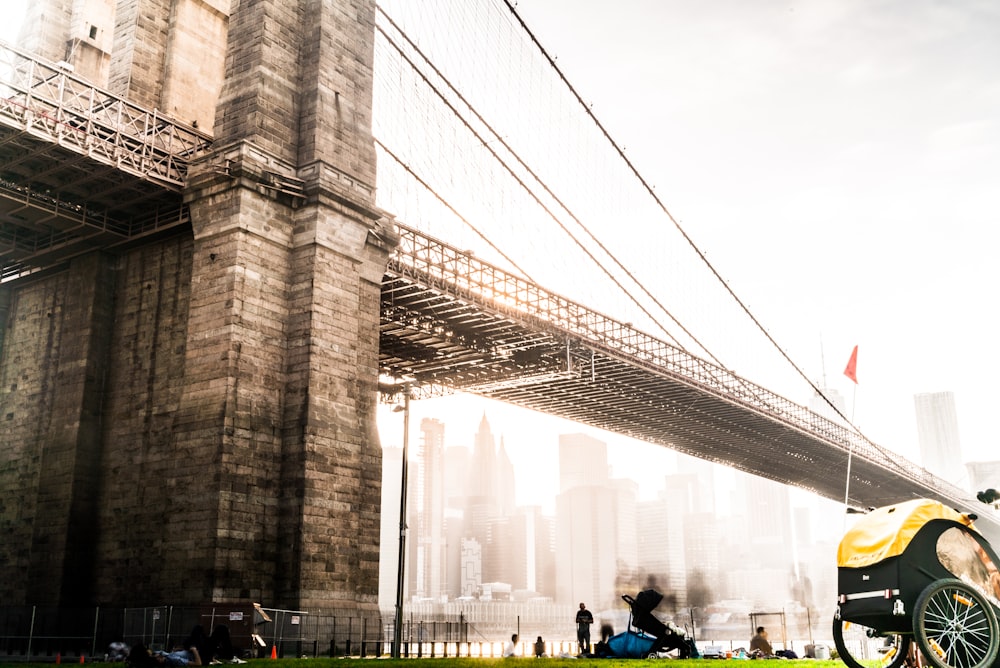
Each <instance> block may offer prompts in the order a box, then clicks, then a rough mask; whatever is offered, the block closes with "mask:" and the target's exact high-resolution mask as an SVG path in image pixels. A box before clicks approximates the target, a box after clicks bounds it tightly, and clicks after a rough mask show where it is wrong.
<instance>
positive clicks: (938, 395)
mask: <svg viewBox="0 0 1000 668" xmlns="http://www.w3.org/2000/svg"><path fill="white" fill-rule="evenodd" d="M913 404H914V408H915V410H916V418H917V443H918V444H919V446H920V458H921V463H922V464H923V466H924V468H925V469H927V470H928V471H930V472H931V473H933V474H934V475H936V476H938V477H939V478H943V479H945V480H947V481H948V482H950V483H952V484H953V485H958V486H959V487H962V488H965V487H967V486H968V481H967V474H966V471H965V468H964V467H963V465H962V445H961V442H960V441H959V435H958V411H957V410H956V408H955V395H954V394H953V393H951V392H927V393H923V394H917V395H914V397H913Z"/></svg>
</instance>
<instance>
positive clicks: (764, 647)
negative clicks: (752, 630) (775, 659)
mask: <svg viewBox="0 0 1000 668" xmlns="http://www.w3.org/2000/svg"><path fill="white" fill-rule="evenodd" d="M755 651H756V652H760V653H761V656H774V650H773V649H771V642H770V641H769V640H768V639H767V631H765V630H764V627H763V626H758V627H757V635H755V636H754V637H753V638H750V653H751V654H752V653H753V652H755Z"/></svg>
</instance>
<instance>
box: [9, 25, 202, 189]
mask: <svg viewBox="0 0 1000 668" xmlns="http://www.w3.org/2000/svg"><path fill="white" fill-rule="evenodd" d="M0 122H2V123H4V124H7V125H10V126H12V127H16V128H18V129H20V130H23V131H25V132H28V133H30V134H31V135H33V136H36V137H39V138H40V139H43V140H46V141H50V142H54V143H58V144H59V145H61V146H65V147H69V148H71V149H73V150H75V151H77V152H79V153H82V154H85V155H88V156H90V157H91V158H93V159H95V160H98V161H100V162H103V163H105V164H108V165H112V166H114V167H117V168H119V169H121V170H124V171H126V172H129V173H131V174H133V175H135V176H140V177H142V178H146V179H149V180H152V181H155V182H157V183H159V184H161V185H163V186H165V187H168V188H172V189H174V190H180V189H181V188H182V187H183V185H184V179H185V176H186V174H187V167H188V164H189V162H190V160H191V159H192V158H193V157H194V156H195V155H197V154H198V153H199V152H201V151H203V150H204V149H206V148H207V147H208V146H209V144H210V142H211V138H210V137H209V136H208V135H206V134H204V133H202V132H199V131H198V130H196V129H195V128H193V127H191V126H188V125H185V124H183V123H179V122H177V121H174V120H172V119H170V118H168V117H166V116H164V115H163V114H161V113H160V112H159V111H157V110H155V109H154V110H152V111H150V110H148V109H144V108H143V107H140V106H139V105H136V104H133V103H131V102H129V101H127V100H126V99H124V98H122V97H119V96H117V95H113V94H112V93H109V92H107V91H104V90H101V89H100V88H97V87H96V86H94V85H93V84H90V83H88V82H87V81H85V80H84V79H82V78H80V77H77V76H74V75H73V74H72V73H71V72H69V71H67V70H66V69H63V68H62V67H59V66H58V65H56V64H53V63H49V62H47V61H45V60H43V59H41V58H39V57H37V56H33V55H31V54H28V53H26V52H24V51H21V50H19V49H16V48H14V47H12V46H10V45H9V44H7V43H6V42H3V41H0Z"/></svg>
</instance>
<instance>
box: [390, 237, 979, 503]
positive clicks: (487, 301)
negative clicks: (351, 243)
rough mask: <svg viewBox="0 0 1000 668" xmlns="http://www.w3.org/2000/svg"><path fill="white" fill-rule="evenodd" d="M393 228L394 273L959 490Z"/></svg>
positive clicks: (700, 362) (742, 382)
mask: <svg viewBox="0 0 1000 668" xmlns="http://www.w3.org/2000/svg"><path fill="white" fill-rule="evenodd" d="M398 231H399V235H400V245H399V247H398V249H397V251H396V254H395V256H394V257H393V259H392V260H391V261H390V262H391V265H390V267H391V268H393V267H394V268H395V270H396V271H398V272H400V274H401V275H405V276H408V277H410V278H412V279H415V280H417V281H418V282H420V283H422V284H424V285H426V286H427V287H430V288H433V289H441V290H442V291H445V292H446V293H447V294H451V295H454V296H456V297H458V298H461V299H467V300H469V301H470V303H475V304H477V305H480V306H482V307H483V308H484V309H485V310H488V311H493V312H495V313H498V314H501V315H503V316H505V317H510V318H512V319H516V320H518V321H521V322H524V323H526V324H529V325H530V326H531V327H534V328H538V329H541V330H548V331H550V332H552V333H554V334H556V335H559V336H566V335H572V336H574V337H577V338H578V339H579V340H582V341H583V342H585V344H586V345H587V346H589V347H592V348H594V349H595V350H599V351H601V352H602V353H604V354H607V355H610V356H612V357H617V358H619V359H628V360H629V362H630V363H633V364H638V365H645V366H647V367H648V368H649V369H651V370H652V371H654V372H656V373H667V374H670V375H672V376H674V377H678V378H680V379H682V380H684V381H685V382H688V383H691V384H696V385H697V386H699V387H701V388H702V389H706V390H708V391H711V392H713V393H714V394H716V395H718V396H720V397H722V398H724V399H725V400H727V401H730V402H733V403H736V404H741V405H743V406H746V407H749V408H751V409H753V410H755V411H758V412H761V413H765V414H767V415H769V416H771V417H772V418H775V419H778V420H781V421H783V422H785V423H786V424H788V425H789V426H791V427H793V428H795V429H798V430H800V431H805V432H807V433H809V434H813V435H815V436H816V437H818V438H822V439H823V440H825V441H827V442H829V443H831V444H833V445H836V446H839V447H841V448H842V449H843V450H844V451H845V452H853V453H854V454H855V455H857V456H861V457H864V458H865V459H866V460H867V461H869V462H872V463H875V464H878V465H880V466H882V467H884V468H886V469H887V470H891V471H893V472H895V473H897V474H898V475H903V476H906V477H908V478H910V479H911V480H915V481H919V482H921V483H924V484H926V485H928V486H929V487H934V488H938V489H941V488H943V487H948V488H950V489H951V488H953V489H952V492H953V495H955V498H959V497H961V496H963V495H965V492H964V491H963V490H960V489H959V488H958V487H955V486H953V485H949V484H948V483H946V482H945V481H942V480H940V479H938V478H937V477H935V476H933V475H932V474H930V473H929V472H928V471H926V470H925V469H923V468H921V467H919V466H916V465H914V464H912V463H910V462H908V461H906V460H905V459H903V458H902V457H900V456H899V455H896V454H895V453H892V452H890V451H889V450H888V449H886V448H883V447H881V446H879V445H876V444H875V443H872V442H871V441H870V440H868V439H867V438H865V437H864V436H863V435H861V434H859V433H857V432H856V431H854V430H852V429H849V428H848V427H845V426H844V425H841V424H838V423H836V422H833V421H831V420H829V419H827V418H825V417H823V416H821V415H819V414H817V413H815V412H813V411H811V410H809V409H808V408H806V407H804V406H801V405H799V404H796V403H794V402H792V401H790V400H788V399H786V398H784V397H782V396H780V395H778V394H775V393H774V392H772V391H770V390H768V389H766V388H764V387H761V386H759V385H756V384H754V383H751V382H750V381H748V380H746V379H744V378H742V377H740V376H737V375H736V374H734V373H733V372H731V371H729V370H728V369H725V368H723V367H721V366H719V365H717V364H713V363H711V362H708V361H706V360H704V359H701V358H698V357H695V356H693V355H691V354H690V353H688V352H686V351H684V350H682V349H680V348H678V347H676V346H674V345H671V344H669V343H666V342H664V341H661V340H659V339H656V338H654V337H652V336H650V335H648V334H646V333H644V332H642V331H640V330H637V329H635V328H634V327H633V326H632V325H630V324H628V323H623V322H620V321H617V320H615V319H613V318H610V317H608V316H606V315H604V314H601V313H598V312H596V311H593V310H591V309H588V308H586V307H584V306H582V305H580V304H578V303H576V302H573V301H571V300H569V299H566V298H565V297H562V296H560V295H557V294H554V293H552V292H549V291H547V290H545V289H544V288H541V287H539V286H538V285H535V284H534V283H532V282H531V281H529V280H527V279H524V278H521V277H519V276H515V275H513V274H510V273H508V272H506V271H504V270H502V269H500V268H498V267H495V266H493V265H490V264H488V263H486V262H483V261H482V260H479V259H477V258H476V257H475V256H473V255H470V254H469V253H468V252H465V251H461V250H459V249H457V248H455V247H453V246H449V245H448V244H446V243H444V242H442V241H439V240H437V239H434V238H432V237H429V236H426V235H424V234H422V233H421V232H419V231H417V230H415V229H412V228H409V227H406V226H404V225H399V226H398Z"/></svg>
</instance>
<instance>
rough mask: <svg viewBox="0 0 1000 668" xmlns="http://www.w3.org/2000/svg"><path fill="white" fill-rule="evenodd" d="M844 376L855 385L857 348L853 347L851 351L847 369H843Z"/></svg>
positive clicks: (856, 379) (856, 380)
mask: <svg viewBox="0 0 1000 668" xmlns="http://www.w3.org/2000/svg"><path fill="white" fill-rule="evenodd" d="M844 375H845V376H847V377H848V378H850V379H851V380H853V381H854V383H855V385H856V384H857V382H858V347H857V346H854V350H852V351H851V359H849V360H847V368H846V369H844Z"/></svg>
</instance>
